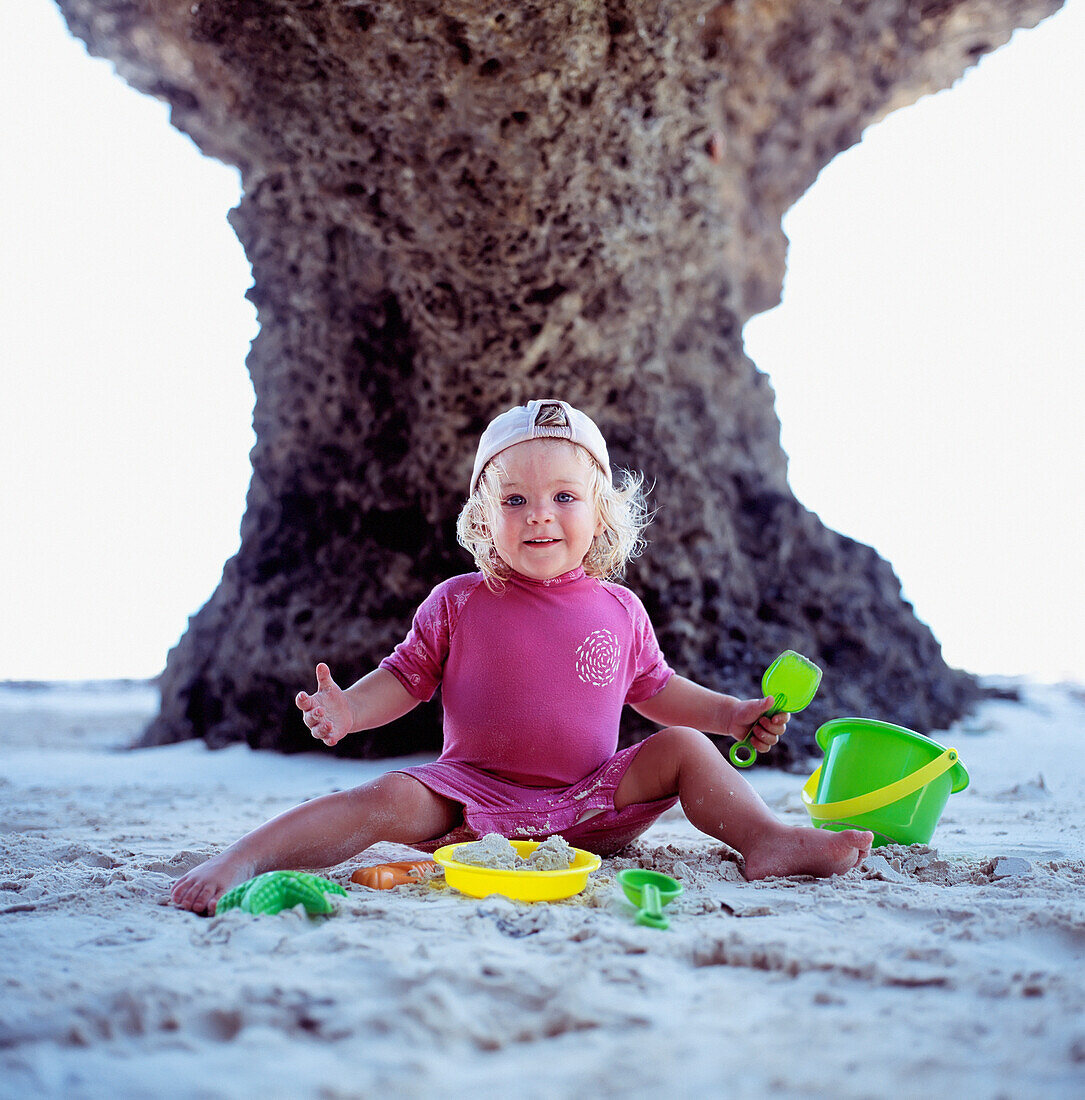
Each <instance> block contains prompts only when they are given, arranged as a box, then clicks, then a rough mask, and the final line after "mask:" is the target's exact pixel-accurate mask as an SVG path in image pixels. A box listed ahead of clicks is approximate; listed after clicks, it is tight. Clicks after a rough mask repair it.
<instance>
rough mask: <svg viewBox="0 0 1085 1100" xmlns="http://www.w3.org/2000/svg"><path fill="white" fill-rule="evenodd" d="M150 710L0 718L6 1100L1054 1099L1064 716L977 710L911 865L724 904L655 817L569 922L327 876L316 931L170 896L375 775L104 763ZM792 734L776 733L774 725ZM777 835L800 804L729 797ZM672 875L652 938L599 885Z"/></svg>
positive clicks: (1070, 843) (0, 956)
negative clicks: (953, 779) (209, 914)
mask: <svg viewBox="0 0 1085 1100" xmlns="http://www.w3.org/2000/svg"><path fill="white" fill-rule="evenodd" d="M153 706H154V698H153V695H152V694H151V693H150V692H149V691H147V690H146V689H127V690H125V691H119V690H116V689H114V690H112V691H97V692H89V691H87V690H85V689H70V690H58V689H51V690H47V691H35V690H30V689H19V690H15V689H0V749H2V756H0V861H2V862H0V1096H3V1097H43V1096H44V1097H65V1098H69V1097H106V1096H109V1097H115V1096H123V1097H125V1098H129V1097H154V1098H159V1097H201V1098H202V1097H219V1096H222V1097H250V1096H252V1097H310V1096H312V1097H346V1096H362V1097H376V1096H383V1095H388V1096H393V1095H394V1096H396V1097H416V1096H417V1097H431V1096H438V1095H440V1096H453V1097H459V1096H468V1095H470V1096H472V1097H506V1096H517V1097H548V1098H551V1097H562V1098H565V1097H595V1096H617V1095H628V1096H635V1097H649V1096H652V1097H654V1096H657V1095H662V1096H682V1097H685V1096H690V1097H694V1096H696V1097H700V1096H723V1095H726V1096H729V1097H761V1096H765V1095H768V1094H772V1095H776V1096H784V1097H791V1096H794V1097H800V1096H801V1097H809V1096H833V1097H881V1096H894V1097H895V1096H923V1095H930V1096H957V1097H962V1098H964V1097H968V1098H969V1100H971V1098H975V1097H1037V1096H1039V1097H1063V1096H1065V1097H1071V1096H1073V1097H1080V1096H1082V1095H1085V833H1083V824H1085V753H1083V752H1082V748H1081V734H1082V731H1083V729H1085V693H1083V692H1082V691H1081V689H1076V688H1071V687H1030V688H1028V689H1027V699H1026V702H1025V703H1024V704H1023V705H1019V704H1013V703H1003V702H999V703H989V704H987V705H985V706H984V707H983V709H982V710H981V712H980V713H979V714H978V715H977V716H976V717H975V718H974V719H972V720H971V721H969V722H968V723H966V724H965V725H964V728H961V729H956V730H953V731H951V732H949V733H947V734H945V735H942V736H941V737H940V738H939V739H940V740H942V741H943V742H944V743H948V744H953V745H955V746H956V747H957V748H958V749H959V750H960V752H961V757H962V760H963V761H964V763H965V765H966V766H967V767H968V769H969V771H970V773H971V775H972V785H971V787H970V788H969V790H967V791H966V792H964V793H962V794H958V795H954V796H952V798H951V799H950V803H949V806H948V807H947V810H946V813H945V814H944V815H943V818H942V822H941V824H940V826H939V829H938V832H937V833H936V834H935V838H934V845H936V847H937V852H934V851H931V850H926V849H916V848H912V849H896V850H887V849H882V850H880V851H879V853H877V854H875V856H873V857H872V858H871V859H870V860H869V861H868V862H867V863H866V864H865V866H864V867H863V868H859V869H856V870H854V871H852V872H850V873H849V874H848V875H846V876H844V877H842V878H836V879H833V880H830V881H823V882H815V881H812V880H806V879H785V880H773V881H769V882H764V883H757V884H748V883H745V882H744V881H743V880H742V879H741V878H740V876H739V874H738V871H737V868H736V866H735V864H734V863H733V862H732V861H731V860H730V859H729V858H728V856H727V854H726V853H725V852H724V851H721V849H720V847H719V846H718V845H716V844H714V843H712V842H710V841H709V840H708V839H707V838H703V837H701V836H700V835H699V834H697V833H696V832H694V831H693V830H692V829H691V828H690V826H689V825H688V824H686V822H685V820H684V818H682V816H681V814H680V813H679V812H677V811H673V812H672V813H670V814H669V815H667V817H666V818H665V819H664V820H663V821H661V822H660V823H659V824H658V825H657V826H656V827H655V828H654V829H653V830H652V831H651V832H650V833H649V834H647V836H646V837H645V838H644V839H643V840H642V841H641V843H639V844H638V845H637V846H636V848H635V849H633V850H631V851H630V852H629V853H627V855H626V856H625V857H624V858H617V859H608V860H604V861H603V866H602V868H601V869H600V871H599V872H597V873H596V874H595V875H594V876H593V880H592V883H591V885H590V886H589V888H588V890H587V892H586V893H585V894H583V895H581V896H580V897H578V898H576V899H573V900H571V901H569V902H562V903H557V904H545V903H540V904H535V905H527V904H521V903H515V902H511V901H508V900H505V899H502V898H496V897H495V898H489V899H486V900H482V901H478V900H473V899H470V898H467V897H463V896H461V895H459V894H457V893H456V892H454V891H452V890H450V889H449V888H447V887H445V886H444V885H443V884H442V883H440V882H439V881H438V883H436V884H423V885H417V886H406V887H400V888H397V889H395V890H392V891H386V892H377V891H370V890H366V889H364V888H362V887H359V886H354V885H351V884H350V883H349V881H348V880H349V873H350V871H351V870H352V869H353V867H354V866H357V865H358V864H359V863H361V862H380V861H381V860H382V859H383V860H387V859H392V858H400V859H402V858H408V857H409V856H410V855H411V854H412V853H411V852H410V851H409V850H407V849H402V848H395V847H392V846H382V847H381V848H380V849H379V850H376V849H374V850H372V851H370V852H369V853H367V854H366V855H365V856H364V857H363V858H362V860H360V861H355V862H354V863H352V864H349V865H346V864H345V865H343V866H342V867H339V868H336V869H335V870H334V871H333V872H332V873H331V875H330V877H332V878H335V879H337V880H338V881H341V882H343V883H344V884H345V885H347V886H348V889H349V898H348V899H347V901H346V902H345V904H344V905H343V907H342V910H341V912H340V914H339V915H338V916H335V917H333V918H329V919H325V920H319V919H310V918H306V917H303V916H301V915H300V914H298V913H295V912H290V913H286V914H282V915H279V916H276V917H252V916H248V915H246V914H244V913H241V912H239V911H232V912H229V913H226V914H224V915H223V916H222V917H218V918H213V919H205V918H199V917H195V916H193V915H191V914H189V913H184V912H181V911H179V910H176V909H173V908H171V907H169V906H167V905H166V904H164V903H165V898H166V893H167V889H168V887H169V885H170V882H171V880H172V879H173V878H174V877H176V876H177V875H178V874H179V873H181V872H182V871H183V870H184V869H186V868H188V867H191V866H193V865H194V864H195V863H197V862H199V861H200V860H202V859H203V858H204V857H205V856H207V855H209V854H210V853H212V852H214V851H216V850H218V849H219V848H220V847H221V846H223V845H225V844H226V843H228V842H229V841H231V840H233V839H234V838H235V837H236V836H237V835H238V834H239V833H241V832H243V831H246V830H247V829H249V828H251V827H252V826H254V825H256V824H258V823H259V822H260V821H262V820H264V819H265V818H266V817H268V816H270V815H271V814H273V813H276V812H278V811H279V810H282V809H285V808H287V807H288V806H290V805H293V804H294V803H296V802H298V801H300V800H302V799H303V798H308V797H312V796H314V795H318V794H322V793H325V792H327V791H330V790H332V789H334V788H342V787H347V786H350V785H353V784H356V783H358V782H360V781H363V780H364V779H366V778H368V777H370V776H373V775H375V774H377V773H378V772H379V771H381V770H383V769H384V768H387V767H388V764H387V762H385V763H384V764H382V765H377V764H372V763H355V762H343V761H336V760H334V759H333V758H331V757H321V756H318V755H315V754H314V755H307V756H304V757H289V758H288V757H280V756H275V755H272V754H260V753H253V752H250V751H249V750H247V749H245V748H241V747H236V748H232V749H227V750H225V751H222V752H217V753H212V752H208V751H207V750H205V749H204V748H203V747H202V745H200V744H196V743H188V744H183V745H177V746H171V747H166V748H161V749H150V750H140V751H135V752H119V751H116V749H117V747H118V746H121V745H123V744H124V743H126V741H127V740H129V739H130V738H131V736H132V735H134V734H135V733H136V731H137V730H138V729H139V727H140V725H141V723H142V722H143V720H144V719H145V718H146V716H147V714H148V713H149V711H150V710H151V709H152V708H153ZM796 721H798V719H796ZM748 774H749V775H750V777H751V779H752V780H754V781H755V782H756V784H757V785H758V787H759V789H760V790H761V791H762V793H763V794H764V795H765V797H766V798H767V800H768V801H769V802H770V804H771V805H773V807H774V808H775V809H776V810H777V811H778V812H779V813H781V814H783V815H785V816H786V817H787V818H788V819H789V820H794V821H796V822H799V821H803V820H804V819H805V815H804V814H803V812H802V809H801V803H800V801H799V795H798V791H799V788H800V786H801V778H800V777H796V776H786V775H780V774H778V773H774V772H771V771H769V770H767V769H764V768H760V769H759V768H756V767H755V768H753V769H751V770H750V772H749V773H748ZM635 865H643V866H650V867H654V868H656V869H657V870H661V871H665V872H668V873H671V874H674V875H676V876H677V877H678V878H679V879H681V880H682V882H683V884H684V885H685V893H684V894H683V895H682V897H681V898H679V899H678V900H677V901H676V902H674V903H673V904H672V905H671V906H670V907H669V910H668V912H669V914H670V916H671V918H672V921H671V930H670V931H669V932H660V931H656V930H654V929H650V928H640V927H637V926H635V925H634V924H633V922H632V919H631V915H630V910H629V908H628V906H627V904H626V903H625V902H624V901H623V900H621V899H620V898H619V895H618V894H617V892H616V888H615V885H614V882H613V875H614V872H615V871H616V870H618V869H620V868H622V867H627V866H635Z"/></svg>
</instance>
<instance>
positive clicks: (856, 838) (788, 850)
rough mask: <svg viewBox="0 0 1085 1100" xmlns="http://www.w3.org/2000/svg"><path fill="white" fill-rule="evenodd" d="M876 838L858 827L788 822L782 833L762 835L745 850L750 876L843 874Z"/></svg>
mask: <svg viewBox="0 0 1085 1100" xmlns="http://www.w3.org/2000/svg"><path fill="white" fill-rule="evenodd" d="M873 841H874V834H873V833H870V832H865V831H860V830H858V829H846V830H844V831H843V832H839V833H835V832H831V831H829V830H828V829H813V828H803V827H792V826H787V825H784V826H781V827H780V831H779V832H773V833H769V834H765V835H764V836H763V837H759V838H758V841H757V843H756V844H755V845H754V846H753V847H751V849H750V850H749V851H746V852H743V853H742V854H743V856H744V857H745V859H746V878H747V879H759V878H770V877H773V876H779V877H784V876H786V875H814V876H816V877H817V878H828V877H829V876H830V875H842V874H843V873H844V872H845V871H850V870H851V869H852V867H855V866H857V865H858V864H859V863H860V862H861V861H862V860H864V859H866V857H867V856H868V855H869V854H870V846H871V844H872V843H873Z"/></svg>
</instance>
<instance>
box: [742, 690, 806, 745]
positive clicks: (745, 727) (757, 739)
mask: <svg viewBox="0 0 1085 1100" xmlns="http://www.w3.org/2000/svg"><path fill="white" fill-rule="evenodd" d="M775 705H776V700H775V699H773V698H772V696H771V695H769V696H767V697H766V698H764V699H740V700H739V702H738V704H737V705H736V707H735V709H734V712H733V713H732V715H731V725H730V727H729V728H728V730H727V733H728V735H729V736H731V737H733V738H734V739H735V740H736V741H742V740H744V739H745V737H746V735H747V734H748V733H750V732H751V730H752V732H753V736H752V737H751V738H750V745H751V746H752V747H753V748H755V749H756V750H757V751H758V752H767V751H768V750H769V749H771V748H772V746H773V745H775V744H776V742H777V741H779V740H780V738H781V737H783V735H784V730H786V729H787V722H788V719H789V718H790V717H791V715H790V714H787V713H786V712H781V713H780V714H774V715H772V716H771V717H769V714H768V712H769V711H770V710H772V708H773V707H774V706H775Z"/></svg>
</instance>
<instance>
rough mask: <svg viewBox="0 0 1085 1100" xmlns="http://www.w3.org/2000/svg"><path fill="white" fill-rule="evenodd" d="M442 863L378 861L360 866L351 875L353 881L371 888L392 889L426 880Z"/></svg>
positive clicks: (428, 860) (425, 860)
mask: <svg viewBox="0 0 1085 1100" xmlns="http://www.w3.org/2000/svg"><path fill="white" fill-rule="evenodd" d="M440 866H441V865H440V864H439V863H434V861H433V860H432V859H408V860H403V861H401V862H400V863H377V864H374V865H373V866H372V867H359V868H358V869H357V870H356V871H355V872H354V874H352V875H351V876H350V881H351V882H356V883H358V885H359V886H368V887H369V888H370V890H391V889H392V887H393V886H403V885H406V884H407V883H411V882H424V881H425V880H426V879H427V878H428V877H429V876H430V875H432V874H433V873H434V872H435V871H439V870H440Z"/></svg>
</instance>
